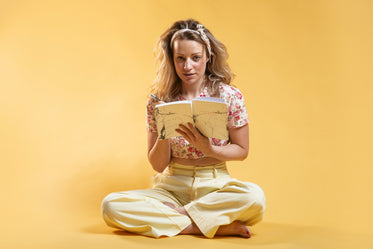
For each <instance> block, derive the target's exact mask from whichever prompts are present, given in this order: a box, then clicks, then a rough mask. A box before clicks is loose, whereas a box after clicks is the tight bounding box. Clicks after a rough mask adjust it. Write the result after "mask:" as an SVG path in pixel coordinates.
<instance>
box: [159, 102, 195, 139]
mask: <svg viewBox="0 0 373 249" xmlns="http://www.w3.org/2000/svg"><path fill="white" fill-rule="evenodd" d="M155 107H156V109H155V119H156V122H157V131H158V134H159V138H160V139H166V138H170V137H179V136H181V135H180V134H179V133H177V132H176V131H175V129H178V128H179V124H184V125H187V123H188V122H190V123H192V124H193V115H192V107H191V102H190V101H178V102H170V103H165V104H160V105H156V106H155Z"/></svg>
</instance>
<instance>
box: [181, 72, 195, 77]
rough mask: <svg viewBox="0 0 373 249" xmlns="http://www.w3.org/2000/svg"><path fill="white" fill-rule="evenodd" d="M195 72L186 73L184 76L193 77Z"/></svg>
mask: <svg viewBox="0 0 373 249" xmlns="http://www.w3.org/2000/svg"><path fill="white" fill-rule="evenodd" d="M194 75H195V74H194V73H185V74H184V76H185V77H187V78H193V76H194Z"/></svg>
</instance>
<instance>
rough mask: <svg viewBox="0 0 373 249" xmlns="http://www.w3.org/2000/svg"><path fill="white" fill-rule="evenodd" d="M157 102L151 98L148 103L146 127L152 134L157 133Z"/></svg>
mask: <svg viewBox="0 0 373 249" xmlns="http://www.w3.org/2000/svg"><path fill="white" fill-rule="evenodd" d="M156 102H157V101H156V100H155V99H153V98H149V99H148V102H147V103H146V127H147V130H148V131H150V132H157V124H156V121H155V114H154V109H155V104H156Z"/></svg>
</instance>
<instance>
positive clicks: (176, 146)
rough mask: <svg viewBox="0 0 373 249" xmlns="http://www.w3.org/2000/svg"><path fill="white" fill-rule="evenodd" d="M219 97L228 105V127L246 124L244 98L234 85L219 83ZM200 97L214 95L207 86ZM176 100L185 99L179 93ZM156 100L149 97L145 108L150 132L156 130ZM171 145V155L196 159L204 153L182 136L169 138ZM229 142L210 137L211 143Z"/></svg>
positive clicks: (223, 143) (247, 120) (217, 144)
mask: <svg viewBox="0 0 373 249" xmlns="http://www.w3.org/2000/svg"><path fill="white" fill-rule="evenodd" d="M219 91H220V98H222V99H224V101H225V103H226V104H227V106H228V127H229V128H238V127H242V126H244V125H246V124H247V123H248V122H249V119H248V116H247V112H246V107H245V100H244V98H243V96H242V94H241V92H240V90H238V89H237V88H235V87H232V86H229V85H227V84H224V83H220V84H219ZM200 97H215V96H214V95H210V94H209V93H208V91H207V86H206V87H205V88H204V89H203V91H202V92H201V94H200ZM177 100H185V98H184V97H183V96H181V95H179V96H178V97H177ZM155 102H156V100H154V99H153V98H149V99H148V102H147V105H146V109H147V117H146V123H147V129H148V131H150V132H157V125H156V121H155V115H154V109H155V108H154V106H155ZM169 141H170V146H171V155H172V157H178V158H186V159H198V158H202V157H204V156H205V155H204V154H203V153H202V152H201V151H199V150H197V149H196V148H195V147H194V146H193V145H191V144H189V142H188V141H187V140H185V139H184V138H183V137H182V136H180V137H172V138H169ZM228 143H229V141H228V140H222V139H217V138H212V139H211V144H212V145H216V146H224V145H227V144H228Z"/></svg>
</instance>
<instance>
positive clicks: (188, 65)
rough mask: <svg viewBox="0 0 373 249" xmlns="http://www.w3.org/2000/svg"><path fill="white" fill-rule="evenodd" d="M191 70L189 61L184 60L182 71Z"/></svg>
mask: <svg viewBox="0 0 373 249" xmlns="http://www.w3.org/2000/svg"><path fill="white" fill-rule="evenodd" d="M191 68H192V64H191V62H190V60H189V59H187V60H185V63H184V69H187V70H188V69H191Z"/></svg>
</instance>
